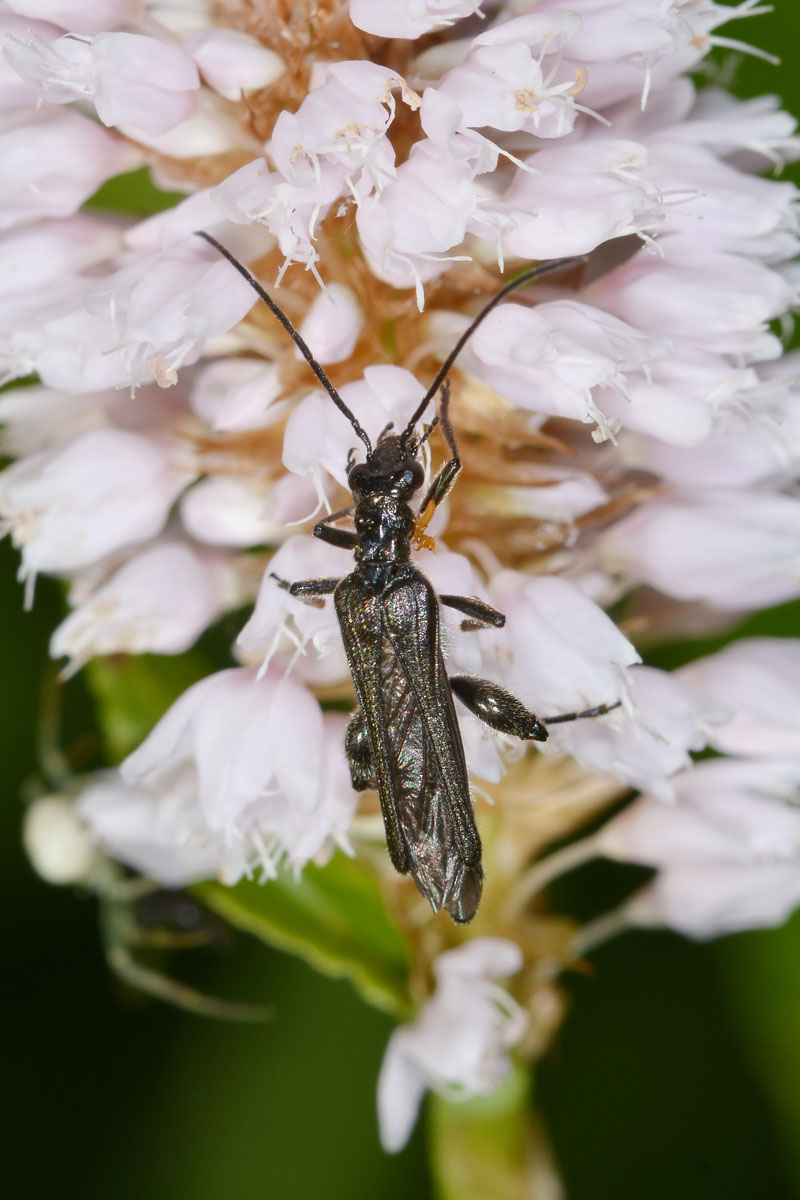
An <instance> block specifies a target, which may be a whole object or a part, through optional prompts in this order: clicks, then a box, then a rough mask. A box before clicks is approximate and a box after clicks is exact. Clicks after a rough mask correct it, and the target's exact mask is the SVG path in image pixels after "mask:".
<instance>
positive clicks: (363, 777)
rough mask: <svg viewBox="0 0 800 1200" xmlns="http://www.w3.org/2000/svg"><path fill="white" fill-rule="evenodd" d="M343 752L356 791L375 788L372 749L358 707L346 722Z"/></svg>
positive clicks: (362, 715)
mask: <svg viewBox="0 0 800 1200" xmlns="http://www.w3.org/2000/svg"><path fill="white" fill-rule="evenodd" d="M344 753H345V757H346V758H347V765H348V766H349V768H350V779H351V782H352V784H353V787H354V789H355V790H356V791H357V792H363V791H364V789H365V788H377V786H378V785H377V782H376V780H375V767H374V764H373V762H372V749H371V748H370V744H369V738H368V737H367V723H366V721H365V720H364V714H363V712H362V711H361V709H360V708H357V709H356V710H355V711H354V713H353V715H352V716H351V718H350V720H349V721H348V723H347V730H346V731H345V735H344Z"/></svg>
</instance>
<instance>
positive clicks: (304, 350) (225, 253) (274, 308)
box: [195, 229, 372, 454]
mask: <svg viewBox="0 0 800 1200" xmlns="http://www.w3.org/2000/svg"><path fill="white" fill-rule="evenodd" d="M195 233H196V236H197V237H201V238H203V240H204V241H206V242H208V244H209V245H210V246H213V247H214V249H215V250H217V251H219V253H220V254H221V255H222V257H223V258H227V260H228V262H229V263H230V264H231V266H232V267H236V270H237V271H238V272H239V274H240V275H241V276H242V278H243V279H246V280H247V282H248V283H249V284H250V286H251V288H252V289H253V291H254V292H257V293H258V295H259V296H260V297H261V299H262V300H263V301H264V303H265V304H266V305H267V307H268V308H269V309H270V311H271V312H272V313H273V314H274V315H275V316H276V317H277V318H278V320H279V321H280V323H281V325H282V326H283V328H284V329H285V330H286V332H287V333H288V334H289V337H290V338H291V339H292V341H293V342H294V344H295V345H296V346H297V348H298V350H299V351H300V353H301V354H302V356H303V358H304V359H305V360H306V362H307V363H308V365H309V366H310V367H311V370H312V371H313V372H314V374H315V375H316V377H317V379H318V380H319V382H320V383H321V384H322V386H323V387H324V388H325V391H326V392H327V393H328V395H329V396H330V398H331V400H332V401H333V403H334V404H335V405H336V407H337V408H338V409H339V411H340V412H342V413H344V415H345V416H346V417H347V419H348V421H349V422H350V424H351V425H352V426H353V429H354V431H355V433H356V434H357V435H358V437H360V438H361V441H362V442H363V443H364V445H365V446H366V447H367V454H372V442H371V441H370V440H369V438H368V436H367V434H366V433H365V431H364V430H363V429H362V428H361V426H360V425H359V423H358V421H357V420H356V419H355V417H354V415H353V413H352V412H351V411H350V409H349V408H348V407H347V405H346V404H345V402H344V400H343V399H342V397H341V396H340V395H339V393H338V392H337V390H336V388H335V387H334V386H333V384H332V383H331V381H330V379H328V376H327V375H326V374H325V372H324V371H323V369H322V367H321V366H320V364H319V363H318V362H317V360H316V359H315V358H314V355H313V354H312V353H311V350H310V349H309V347H308V345H307V344H306V342H305V340H304V339H303V338H302V337H301V336H300V334H299V333H298V332H297V330H296V329H295V327H294V325H293V324H292V322H291V321H290V320H289V318H288V317H287V315H286V313H285V312H284V311H283V309H282V308H279V307H278V305H277V304H276V303H275V301H274V300H273V299H272V297H271V296H270V295H269V293H268V292H267V291H266V289H265V288H263V287H262V286H261V284H260V283H259V282H258V280H257V279H256V277H255V275H253V274H252V272H251V271H248V269H247V267H246V266H244V264H243V263H240V262H239V260H238V259H237V258H234V257H233V255H232V254H231V252H230V250H226V249H225V247H224V246H223V245H222V244H221V243H220V242H218V241H217V239H216V238H214V237H212V236H211V234H210V233H206V232H205V230H203V229H198V230H196V231H195Z"/></svg>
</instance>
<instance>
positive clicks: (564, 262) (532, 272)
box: [403, 255, 586, 437]
mask: <svg viewBox="0 0 800 1200" xmlns="http://www.w3.org/2000/svg"><path fill="white" fill-rule="evenodd" d="M585 262H586V256H585V255H576V256H575V257H574V258H554V259H553V261H552V262H546V263H540V264H539V265H538V266H536V267H531V268H530V269H529V270H527V271H524V272H523V273H522V275H518V276H517V278H516V279H512V280H511V282H510V283H507V284H506V285H505V287H502V288H501V289H500V291H499V292H496V293H495V294H494V296H492V298H491V300H490V301H489V302H488V304H485V305H484V306H483V308H482V309H481V311H480V312H479V313H478V315H477V316H476V317H475V318H473V320H472V321H470V323H469V325H468V326H467V328H466V329H465V330H464V332H463V333H462V335H461V337H460V338H459V339H458V341H457V342H456V344H455V346H453V349H452V350H451V351H450V353H449V354H448V356H447V358H446V359H445V360H444V362H443V363H442V365H441V367H440V368H439V370H438V371H437V372H436V375H435V377H434V380H433V383H432V384H431V386H430V387H429V388H428V390H427V392H426V393H425V395H424V396H423V397H422V399H421V400H420V402H419V404H418V405H417V407H416V409H415V411H414V414H413V416H412V417H411V420H410V421H409V422H408V425H407V426H406V428H405V431H404V433H403V437H408V436H409V434H410V433H411V431H412V429H413V428H414V426H415V425H416V423H417V421H418V420H419V419H420V417H421V416H422V414H423V413H424V412H425V409H426V408H427V407H428V405H429V404H430V402H431V400H432V399H433V397H434V396H435V395H436V393H437V392H438V390H439V388H440V387H441V386H442V384H443V383H444V381H445V379H446V378H447V375H448V372H449V371H450V368H451V367H452V365H453V363H454V362H455V361H456V359H457V358H458V356H459V354H460V353H461V351H462V350H463V349H464V347H465V346H466V344H467V342H468V341H469V339H470V338H471V337H472V335H473V333H474V332H475V330H476V329H477V328H478V326H479V325H480V323H481V322H482V321H483V319H484V317H488V315H489V313H490V312H491V311H492V309H493V308H494V307H495V306H496V305H498V304H499V303H500V301H501V300H504V299H505V298H506V296H507V295H508V294H509V293H510V292H513V291H516V289H517V288H520V287H524V286H525V284H526V283H533V282H534V280H536V279H541V277H542V276H543V275H551V274H553V273H554V272H556V271H567V270H569V269H570V268H571V267H577V266H579V265H580V264H581V263H585Z"/></svg>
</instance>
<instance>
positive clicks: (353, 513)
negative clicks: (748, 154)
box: [199, 233, 616, 922]
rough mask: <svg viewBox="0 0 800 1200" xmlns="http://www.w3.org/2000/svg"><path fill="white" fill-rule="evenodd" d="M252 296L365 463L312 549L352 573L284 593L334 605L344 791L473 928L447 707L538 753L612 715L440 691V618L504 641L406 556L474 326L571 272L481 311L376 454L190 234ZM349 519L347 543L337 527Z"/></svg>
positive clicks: (442, 475) (473, 834) (456, 686)
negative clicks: (367, 792)
mask: <svg viewBox="0 0 800 1200" xmlns="http://www.w3.org/2000/svg"><path fill="white" fill-rule="evenodd" d="M199 236H201V237H203V238H205V240H206V241H207V242H210V244H211V245H212V246H214V247H215V248H216V249H217V250H218V251H219V252H220V254H222V255H224V257H225V258H226V259H228V261H229V262H230V263H232V264H233V266H234V267H236V269H237V270H238V271H239V272H240V273H241V274H242V275H243V276H244V278H245V279H247V280H248V282H249V283H250V284H251V285H252V286H253V288H254V289H255V291H256V292H257V293H258V295H259V296H260V297H261V298H262V299H263V300H264V301H265V302H266V303H267V304H268V305H269V307H270V309H271V310H272V312H273V313H274V314H275V316H276V317H277V318H278V320H279V321H280V322H281V324H282V325H283V326H284V328H285V329H286V330H287V332H288V333H289V335H290V336H291V337H292V339H293V340H294V342H295V343H296V345H297V346H298V348H299V349H300V352H301V353H302V355H303V357H304V358H305V359H306V361H307V362H308V364H309V366H310V367H311V370H312V371H313V372H314V374H315V375H316V377H317V379H318V380H319V381H320V383H321V384H322V386H323V387H324V388H325V390H326V392H327V393H328V395H329V396H330V398H331V399H332V400H333V402H334V404H335V405H336V407H337V408H338V409H340V411H341V412H342V413H343V414H344V415H345V416H346V417H347V419H348V421H349V422H350V424H351V425H352V427H353V430H354V432H355V433H356V435H357V436H358V437H359V438H360V439H361V441H362V442H363V443H364V445H365V446H366V450H367V456H366V459H365V461H364V462H355V459H354V453H355V452H354V451H352V450H351V452H350V454H349V456H348V462H347V468H348V485H349V487H350V491H351V492H352V495H353V504H352V505H350V506H349V507H348V508H344V509H341V510H340V511H338V512H334V513H331V514H330V515H329V516H327V517H324V518H323V519H322V520H321V521H319V522H318V523H317V524H316V525H315V526H314V535H315V536H316V537H318V538H321V539H322V540H323V541H325V542H328V543H329V544H330V545H332V546H340V547H341V548H342V549H345V550H352V551H353V554H354V557H355V560H356V565H355V568H354V569H353V571H352V572H351V573H350V574H349V575H347V576H345V577H344V578H342V579H338V578H337V579H306V580H301V581H295V582H288V581H287V580H284V579H279V578H278V577H277V576H273V578H275V579H276V582H277V584H278V585H279V586H280V587H283V588H285V589H286V590H287V591H288V592H290V594H291V595H292V596H295V597H297V598H298V599H299V600H303V601H305V602H306V603H309V604H316V605H319V604H322V603H324V598H325V597H326V596H333V602H334V605H335V607H336V615H337V617H338V619H339V625H340V628H341V631H342V637H343V639H344V645H345V650H346V652H347V659H348V662H349V664H350V670H351V672H352V676H353V683H354V685H355V690H356V696H357V698H358V706H357V708H356V709H355V711H354V713H353V715H352V716H351V718H350V722H349V724H348V726H347V732H346V734H345V753H346V755H347V761H348V764H349V766H350V774H351V778H352V782H353V787H354V788H356V789H357V790H359V791H360V790H363V789H364V788H376V789H377V791H378V795H379V797H380V802H381V809H382V812H383V820H384V824H385V826H386V838H387V842H388V846H389V854H390V856H391V859H392V862H393V864H394V866H395V867H396V868H397V870H398V871H399V872H401V874H410V875H411V876H412V877H413V878H414V881H415V882H416V885H417V887H418V888H419V890H420V891H421V892H422V894H423V895H424V896H427V898H428V900H430V902H431V904H432V906H433V908H434V909H439V908H444V909H446V910H447V911H448V912H449V913H450V915H451V916H452V917H453V918H454V920H456V921H461V922H463V921H469V920H471V918H472V917H473V916H474V915H475V912H476V910H477V907H478V903H479V901H480V898H481V888H482V883H483V868H482V866H481V840H480V836H479V834H478V830H477V827H476V824H475V817H474V814H473V809H472V799H471V796H470V790H469V781H468V778H467V767H466V761H465V758H464V748H463V745H462V741H461V733H460V731H459V727H458V721H457V719H456V710H455V704H454V700H453V697H456V698H457V699H458V700H460V701H461V703H462V704H464V705H465V706H466V708H468V709H469V710H470V712H472V713H474V715H475V716H476V717H478V718H479V719H480V720H481V721H484V722H485V723H486V724H487V725H489V726H490V727H491V728H492V729H496V730H498V731H499V732H501V733H504V734H510V735H512V736H514V737H518V738H522V739H533V740H535V741H540V742H543V741H545V740H546V739H547V726H548V725H550V724H553V723H554V722H557V721H572V720H575V719H577V718H579V717H594V716H599V715H600V714H601V713H605V712H608V711H609V709H610V708H615V707H616V705H600V706H599V707H597V708H591V709H587V710H586V711H585V712H579V713H563V714H561V715H559V716H555V717H543V718H540V717H537V716H535V714H534V713H532V712H530V711H529V710H528V709H527V708H526V707H525V705H524V704H522V702H521V701H520V700H517V699H516V697H515V696H512V695H511V693H510V692H507V691H506V690H505V689H504V688H502V687H500V686H499V685H498V684H496V683H492V682H490V681H489V680H486V679H476V678H472V677H469V676H465V675H456V676H450V677H448V675H447V671H446V668H445V663H444V658H443V657H442V650H441V638H440V631H439V604H440V603H441V604H445V605H447V606H448V607H449V608H453V609H455V610H456V611H457V612H460V613H462V614H463V616H464V617H465V622H464V624H463V626H462V627H463V628H467V629H485V628H488V627H491V626H494V627H496V628H499V627H501V626H502V625H503V624H504V623H505V617H504V616H503V614H502V613H500V612H498V611H497V610H496V609H494V608H492V607H491V606H490V605H488V604H485V603H484V602H483V601H481V600H478V599H476V598H474V597H471V596H439V597H438V598H437V596H436V593H435V592H434V590H433V588H432V587H431V585H430V583H429V582H428V580H427V579H426V578H425V576H424V575H423V574H422V572H421V571H420V570H418V568H417V567H416V566H415V565H414V564H413V563H412V562H411V548H412V544H413V543H414V542H415V541H416V543H417V544H425V540H426V535H425V529H426V527H427V525H428V523H429V521H430V518H431V516H432V515H433V513H434V512H435V510H436V507H437V505H438V504H440V503H441V502H442V500H444V498H445V496H446V495H447V494H448V492H449V491H450V489H451V488H452V486H453V483H454V481H455V479H456V476H457V475H458V472H459V470H460V468H461V461H460V459H459V454H458V446H457V445H456V439H455V434H454V432H453V427H452V425H451V423H450V417H449V412H448V407H449V400H450V395H449V385H448V383H447V382H446V379H447V374H448V372H449V370H450V368H451V367H452V365H453V363H454V362H455V360H456V357H457V356H458V354H459V353H460V351H461V350H462V348H463V346H464V345H465V343H466V342H467V340H468V339H469V338H470V337H471V335H472V334H473V332H474V331H475V329H476V328H477V326H478V325H479V324H480V322H481V321H482V320H483V319H484V317H485V316H486V315H487V314H488V313H489V312H490V311H491V310H492V309H493V308H494V307H495V305H496V304H498V303H499V302H500V301H501V300H502V299H503V298H504V297H505V296H507V295H508V293H509V292H511V291H513V290H514V288H517V287H520V286H521V285H523V284H526V283H531V282H533V280H535V279H538V278H540V277H541V276H542V275H545V274H549V273H551V272H554V271H559V270H564V269H566V268H568V267H571V266H574V265H575V264H576V263H578V262H581V261H582V260H581V259H558V260H555V261H553V262H549V263H544V264H542V265H541V266H537V267H534V268H532V269H531V270H530V271H527V272H525V273H524V274H523V275H520V276H519V277H518V278H517V279H515V280H513V281H512V282H511V283H509V284H507V285H506V286H505V287H504V288H502V289H501V290H500V291H499V292H497V293H496V294H495V296H494V297H493V298H492V299H491V300H490V301H489V303H488V304H487V305H485V307H484V308H483V309H482V310H481V312H480V313H478V315H477V316H476V317H475V319H474V320H473V321H472V323H471V324H470V326H469V327H468V328H467V329H466V330H465V331H464V333H463V334H462V336H461V337H460V338H459V340H458V342H457V343H456V345H455V346H454V347H453V349H452V351H451V352H450V354H448V356H447V358H446V359H445V361H444V363H443V364H442V366H441V368H440V370H439V371H438V373H437V375H436V378H435V379H434V380H433V383H432V384H431V386H430V387H429V388H428V390H427V392H426V393H425V395H424V396H423V398H422V400H421V401H420V402H419V404H418V405H417V408H416V410H415V411H414V412H413V413H412V415H411V417H410V419H409V421H408V424H407V425H406V427H405V429H404V430H403V431H402V432H401V433H392V432H391V429H392V427H391V426H389V427H388V428H386V429H384V431H383V433H382V434H381V435H380V437H379V438H378V442H377V444H376V445H375V446H373V445H372V442H371V441H370V439H369V437H368V436H367V434H366V433H365V431H364V430H363V429H362V427H361V425H360V424H359V423H358V421H357V420H356V418H355V416H354V415H353V413H352V412H351V411H350V409H349V408H348V407H347V405H346V404H345V403H344V401H343V400H342V398H341V396H340V395H339V393H338V392H337V391H336V389H335V388H334V387H333V385H332V384H331V382H330V380H329V379H328V377H327V375H326V374H325V372H324V371H323V369H322V367H321V366H320V364H319V363H318V362H317V361H316V359H315V358H314V356H313V355H312V353H311V351H310V350H309V348H308V346H307V345H306V343H305V342H304V341H303V339H302V338H301V336H300V334H299V333H298V332H297V331H296V330H295V329H294V327H293V326H292V324H291V322H290V321H289V319H288V317H287V316H286V315H285V313H283V312H282V311H281V309H280V308H278V306H277V305H276V304H275V302H274V301H273V300H272V298H271V297H270V296H269V295H268V294H267V293H266V291H265V290H264V288H263V287H262V286H261V285H260V284H259V282H258V281H257V280H256V279H255V277H254V276H253V275H252V274H251V273H250V272H249V271H248V270H247V268H246V267H244V266H243V265H242V264H241V263H239V262H237V260H236V259H235V258H234V257H233V256H232V255H231V254H230V253H229V252H228V251H227V250H226V249H225V247H224V246H221V245H220V244H219V242H217V241H216V240H215V239H214V238H213V237H211V236H210V235H209V234H207V233H200V235H199ZM439 392H441V399H440V402H439V412H438V414H437V415H436V416H435V417H434V419H433V421H432V422H431V424H430V425H428V427H427V429H426V430H425V432H424V433H423V434H422V435H420V436H418V435H417V434H416V433H415V428H416V425H417V422H418V421H420V420H421V418H422V416H423V414H424V412H425V409H426V408H427V407H428V405H429V404H430V403H431V401H432V400H433V398H434V397H435V396H436V395H437V393H439ZM437 424H438V425H439V427H440V428H441V431H442V434H443V435H444V439H445V441H446V443H447V446H448V449H449V451H450V457H449V459H448V460H447V461H446V462H445V463H444V465H443V466H442V467H441V468H440V469H439V471H438V472H437V474H436V475H435V476H434V477H433V479H432V480H431V482H430V484H429V486H428V489H427V491H426V492H425V493H424V495H423V498H422V501H421V503H420V504H419V506H418V508H417V511H416V513H415V512H414V511H413V510H412V508H411V500H412V497H413V496H414V495H415V493H416V492H418V491H419V489H420V488H421V486H422V483H423V479H424V471H423V468H422V465H421V464H420V462H419V461H418V457H417V456H418V454H419V451H420V448H421V447H422V446H423V445H424V443H425V441H426V440H427V438H428V437H429V435H430V433H431V431H432V430H433V428H434V427H435V426H436V425H437ZM345 517H352V519H353V523H354V525H355V528H354V529H343V528H341V527H340V526H339V525H338V524H337V522H339V521H340V520H341V519H342V518H345Z"/></svg>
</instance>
